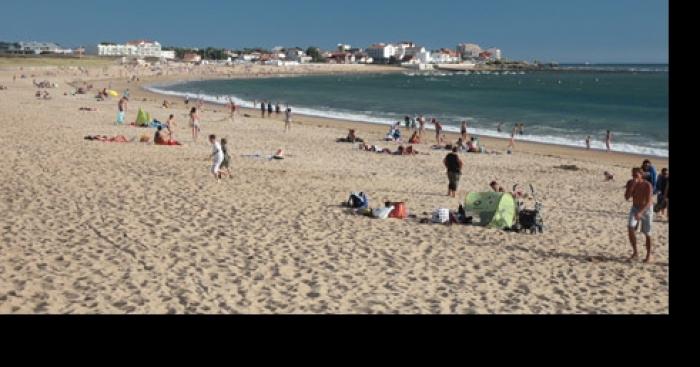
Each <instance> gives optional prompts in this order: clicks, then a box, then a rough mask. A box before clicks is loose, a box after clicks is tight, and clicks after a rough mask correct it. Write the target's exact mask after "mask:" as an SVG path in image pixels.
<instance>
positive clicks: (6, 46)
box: [0, 41, 73, 55]
mask: <svg viewBox="0 0 700 367" xmlns="http://www.w3.org/2000/svg"><path fill="white" fill-rule="evenodd" d="M0 53H7V54H25V55H27V54H28V55H41V54H72V53H73V50H72V49H66V48H62V47H61V46H59V45H58V44H56V43H53V42H35V41H29V42H25V41H21V42H0Z"/></svg>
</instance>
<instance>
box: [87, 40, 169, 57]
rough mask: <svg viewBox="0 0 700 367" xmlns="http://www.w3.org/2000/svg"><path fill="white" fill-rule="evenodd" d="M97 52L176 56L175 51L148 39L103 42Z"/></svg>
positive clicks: (125, 54)
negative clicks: (165, 48) (164, 48)
mask: <svg viewBox="0 0 700 367" xmlns="http://www.w3.org/2000/svg"><path fill="white" fill-rule="evenodd" d="M97 54H98V55H99V56H134V57H139V58H144V57H156V58H166V59H174V58H175V51H162V49H161V46H160V43H158V42H155V41H146V40H138V41H129V42H127V43H126V44H125V45H118V44H113V43H101V44H99V45H97Z"/></svg>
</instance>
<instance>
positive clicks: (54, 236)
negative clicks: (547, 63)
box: [0, 66, 669, 314]
mask: <svg viewBox="0 0 700 367" xmlns="http://www.w3.org/2000/svg"><path fill="white" fill-rule="evenodd" d="M339 70H341V69H340V68H336V69H333V70H329V69H327V68H326V69H323V68H315V69H314V70H306V71H305V72H309V71H313V72H339ZM342 70H346V71H347V72H362V70H352V69H349V68H346V69H342ZM363 70H367V69H363ZM370 70H371V69H370ZM274 71H275V68H259V67H257V68H253V69H247V70H246V69H244V68H240V69H239V70H237V71H236V72H233V73H232V72H231V69H230V68H228V69H226V68H214V67H206V68H196V69H191V70H186V71H184V70H183V73H186V75H187V78H190V79H191V78H203V77H231V76H233V75H232V74H245V75H248V76H250V74H253V75H254V74H256V73H257V74H263V73H265V74H266V73H268V72H269V73H273V72H274ZM277 72H283V73H285V74H288V73H290V72H293V71H290V70H283V71H280V70H277ZM22 73H24V74H27V76H28V78H27V79H19V78H18V79H17V81H14V82H13V81H12V76H13V75H15V74H16V75H18V76H19V75H20V74H22ZM159 73H161V75H158V74H159ZM31 74H34V75H35V77H36V79H37V80H44V79H48V80H50V81H54V82H57V83H59V87H58V88H55V89H49V92H50V93H51V95H52V97H53V98H52V99H51V100H37V99H36V98H35V97H34V92H35V91H36V88H34V86H33V85H32V83H31V80H32V78H31ZM147 74H152V76H147ZM166 74H167V75H166ZM128 75H129V74H128V73H126V72H125V71H124V70H123V69H122V68H121V67H116V66H109V67H104V68H98V69H90V71H89V75H88V74H86V73H85V72H82V71H79V70H77V69H76V68H75V67H32V68H24V70H22V71H19V70H18V69H17V68H16V66H5V67H3V68H2V69H0V84H2V85H6V86H8V87H9V89H8V90H2V91H0V110H1V111H2V114H0V155H1V156H2V157H3V162H4V164H2V165H0V167H1V168H0V211H1V212H2V213H3V215H2V219H1V220H0V225H1V228H2V242H1V243H0V248H1V249H2V250H1V251H0V313H30V314H31V313H60V314H63V313H78V314H85V313H87V314H92V313H117V314H123V313H158V314H160V313H178V314H182V313H226V314H228V313H264V314H269V313H293V314H297V313H456V314H469V313H526V314H530V313H538V314H548V313H635V314H636V313H662V314H666V313H668V270H669V267H668V224H667V222H666V221H658V220H655V222H654V235H653V237H654V241H655V243H654V250H655V257H654V260H653V262H652V263H651V264H642V263H640V262H632V263H629V262H626V261H625V259H626V258H627V257H628V256H629V255H630V253H631V250H630V246H629V244H628V240H627V231H626V218H627V213H628V210H629V206H630V203H628V202H625V201H624V197H623V193H624V189H623V186H624V183H625V181H626V180H627V177H628V176H629V170H630V167H631V166H632V165H638V164H639V163H641V159H642V158H641V157H639V156H633V155H625V154H612V153H603V152H584V151H582V150H577V149H570V148H562V147H553V146H547V145H541V144H519V145H518V148H517V149H516V153H515V154H514V155H505V154H502V155H495V154H494V155H485V154H478V155H477V154H474V155H464V156H462V158H463V160H464V161H465V170H464V174H463V176H462V180H461V182H460V187H459V195H458V197H463V196H464V194H465V193H466V192H468V191H486V190H488V182H489V181H491V180H492V179H497V180H498V181H499V182H501V183H503V184H505V185H507V186H510V185H511V184H513V183H516V182H518V183H522V184H527V183H532V184H533V185H534V187H535V188H536V189H537V191H538V194H539V196H540V199H541V200H542V202H543V204H544V221H545V225H546V229H545V233H543V234H538V235H530V234H517V233H511V232H504V231H501V230H496V229H489V228H483V227H478V226H465V225H453V226H445V225H436V224H420V223H418V222H417V220H415V219H411V220H404V221H401V220H396V219H388V220H378V219H371V218H368V217H363V216H355V215H352V214H350V213H349V212H348V210H347V209H345V208H343V207H341V206H340V205H339V204H340V203H341V202H342V201H345V200H346V199H347V197H348V194H349V193H350V192H351V191H365V192H366V193H367V194H368V195H369V197H370V204H371V206H379V205H381V203H383V202H384V201H387V200H391V201H405V202H406V203H407V205H408V208H409V211H410V212H411V213H412V214H416V215H417V216H418V218H424V217H428V216H429V214H430V213H431V212H432V211H433V210H434V209H436V208H439V207H447V208H451V209H456V207H457V205H458V204H459V203H460V200H459V199H453V198H449V197H447V196H446V195H445V194H446V191H447V188H446V186H447V178H446V175H445V173H444V168H443V166H442V163H441V161H442V158H443V157H444V155H445V152H443V151H431V150H430V149H429V144H420V145H417V146H416V148H417V149H418V150H419V151H421V152H426V153H428V155H417V156H412V157H405V156H404V157H400V156H388V155H380V154H375V153H368V152H362V151H359V150H357V149H356V148H354V147H353V146H352V144H344V143H335V139H336V138H338V137H342V136H345V135H346V133H347V129H346V128H347V126H355V127H357V128H358V135H360V136H362V137H363V138H365V139H367V140H368V141H369V142H370V143H373V144H379V145H382V146H385V147H390V148H392V149H395V148H396V146H397V144H395V143H385V142H382V141H381V139H382V137H383V135H384V133H385V130H386V128H385V127H381V128H375V127H370V126H367V125H358V124H352V125H350V123H348V122H338V121H332V120H326V119H317V118H316V119H314V118H308V117H304V116H296V117H295V120H296V121H297V122H295V124H294V125H293V127H292V131H291V132H289V133H285V132H284V129H283V126H284V124H283V122H282V120H283V117H282V116H281V115H280V116H277V117H274V118H272V119H260V118H258V114H257V113H254V112H253V113H252V116H254V117H251V118H245V117H243V116H242V115H240V116H238V117H237V118H236V121H235V122H231V121H229V120H228V119H227V116H228V115H227V113H225V112H223V108H222V107H214V106H208V107H206V108H205V111H204V112H203V114H202V134H201V135H200V139H199V141H198V142H197V143H194V142H193V141H192V137H191V135H190V132H189V129H188V127H187V125H188V121H187V110H186V109H185V106H184V104H183V103H182V101H178V104H177V105H176V106H175V107H173V108H171V109H161V108H160V104H161V103H162V99H163V97H156V96H153V95H152V94H150V93H145V92H143V91H141V90H140V88H139V87H138V85H137V84H134V83H129V84H125V81H124V80H125V79H126V77H127V76H128ZM139 75H140V76H141V81H142V84H143V83H149V82H154V81H165V80H174V79H183V78H184V77H183V75H177V74H176V71H175V70H168V71H167V72H164V71H162V70H161V71H145V70H142V71H140V72H139ZM77 80H85V81H87V80H93V84H94V85H95V87H97V88H102V87H107V86H108V85H109V83H111V84H112V87H113V88H115V89H118V90H122V89H123V88H124V86H126V85H129V86H130V87H129V88H130V90H131V94H132V98H131V103H130V110H129V112H128V114H127V120H128V121H133V120H135V115H136V111H137V110H138V108H139V107H143V108H144V109H145V110H147V111H150V112H151V114H152V115H153V116H154V117H156V118H158V119H159V120H161V121H165V120H166V119H167V115H168V114H170V113H174V114H175V115H176V118H177V123H178V127H177V129H176V136H175V137H176V138H177V139H178V140H180V141H181V142H183V143H184V144H185V145H184V146H181V147H163V146H154V145H152V144H144V143H136V142H133V143H124V144H118V143H102V142H93V141H87V140H84V139H83V136H85V135H88V134H106V135H117V134H122V135H125V136H127V137H130V138H133V137H137V136H140V135H141V134H144V133H148V134H149V135H150V136H151V137H152V136H153V131H154V130H153V129H139V128H135V127H128V126H117V125H115V123H114V120H115V115H116V99H112V100H109V101H105V102H96V101H95V99H94V98H93V94H94V93H90V94H88V95H77V96H70V95H68V96H63V92H65V91H69V90H71V89H72V88H71V87H70V86H69V85H68V84H67V83H69V82H75V81H77ZM143 98H147V99H148V101H146V102H143V101H142V99H143ZM139 100H141V101H139ZM170 100H172V99H170ZM80 107H96V108H98V111H97V112H84V111H79V110H78V109H79V108H80ZM214 110H217V112H214ZM299 121H301V123H299ZM319 126H321V127H319ZM208 134H216V135H217V136H219V137H226V138H228V140H229V142H230V143H229V149H230V151H231V154H232V163H231V168H232V171H233V176H232V178H226V179H224V180H223V181H222V182H220V183H217V182H216V181H215V180H214V179H213V177H212V176H211V175H210V174H209V165H210V163H209V159H208V155H209V154H210V152H211V147H210V145H209V144H208V143H207V142H206V135H208ZM493 141H494V143H493V144H491V145H492V146H493V148H494V149H502V148H499V146H500V145H499V144H502V146H503V147H505V143H503V142H502V141H497V140H495V139H494V140H493ZM430 143H431V144H432V141H431V142H430ZM278 148H284V150H285V152H286V154H287V155H288V156H287V158H286V159H284V160H272V161H270V160H267V159H257V158H253V157H243V156H242V155H245V154H256V153H260V154H263V155H266V154H267V155H269V154H272V153H273V152H274V151H275V150H276V149H278ZM653 161H654V162H655V164H656V166H657V169H659V170H660V168H661V167H667V166H668V161H667V160H664V159H654V160H653ZM571 164H573V165H576V166H577V167H579V168H580V170H578V171H569V170H563V169H559V168H556V167H557V166H560V165H571ZM605 170H608V171H611V172H613V173H615V175H616V181H614V182H603V175H602V172H603V171H605ZM527 205H528V206H529V207H531V206H532V205H533V202H532V201H529V202H528V203H527ZM424 213H427V214H424ZM639 236H640V237H639V240H640V242H641V241H642V240H643V236H641V234H640V235H639ZM640 250H641V251H642V255H643V254H644V253H643V251H644V250H643V247H640Z"/></svg>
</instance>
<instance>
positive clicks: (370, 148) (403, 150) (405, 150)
mask: <svg viewBox="0 0 700 367" xmlns="http://www.w3.org/2000/svg"><path fill="white" fill-rule="evenodd" d="M360 150H364V151H367V152H377V153H385V154H392V155H414V154H420V153H419V152H418V151H417V150H415V149H413V145H409V146H408V147H404V146H403V145H399V147H398V148H397V149H396V151H395V152H392V151H391V149H389V148H382V147H379V146H377V145H368V144H365V143H360Z"/></svg>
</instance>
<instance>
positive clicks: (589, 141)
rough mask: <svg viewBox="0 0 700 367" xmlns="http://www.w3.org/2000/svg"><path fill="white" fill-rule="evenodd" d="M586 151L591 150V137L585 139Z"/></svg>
mask: <svg viewBox="0 0 700 367" xmlns="http://www.w3.org/2000/svg"><path fill="white" fill-rule="evenodd" d="M586 149H591V136H590V135H588V136H587V137H586Z"/></svg>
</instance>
